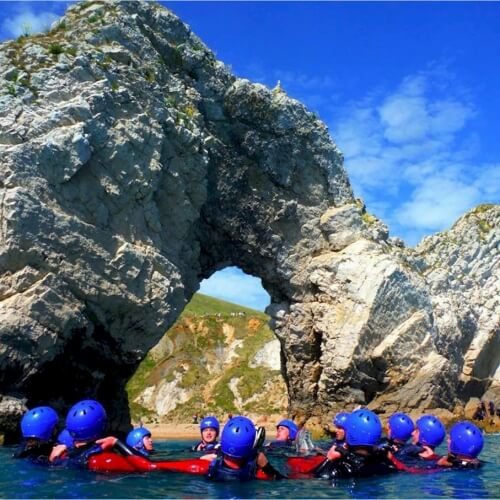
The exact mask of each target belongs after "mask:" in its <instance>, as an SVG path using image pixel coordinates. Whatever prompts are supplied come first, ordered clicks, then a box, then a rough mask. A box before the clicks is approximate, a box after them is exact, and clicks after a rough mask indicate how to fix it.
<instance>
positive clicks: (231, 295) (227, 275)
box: [200, 267, 271, 311]
mask: <svg viewBox="0 0 500 500" xmlns="http://www.w3.org/2000/svg"><path fill="white" fill-rule="evenodd" d="M200 292H201V293H204V294H206V295H211V296H212V297H217V298H219V299H222V300H227V301H228V302H234V303H235V304H240V305H243V306H247V307H251V308H252V309H257V310H259V311H263V310H264V309H265V308H266V306H268V305H269V303H270V302H271V298H270V296H269V294H268V293H267V292H266V291H265V290H264V288H263V287H262V282H261V280H260V279H259V278H256V277H255V276H249V275H248V274H245V273H244V272H243V271H242V270H241V269H239V268H237V267H226V268H225V269H223V270H222V271H218V272H216V273H214V274H212V276H210V278H208V279H206V280H203V281H202V282H201V284H200Z"/></svg>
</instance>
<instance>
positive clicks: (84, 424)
mask: <svg viewBox="0 0 500 500" xmlns="http://www.w3.org/2000/svg"><path fill="white" fill-rule="evenodd" d="M106 420H107V417H106V411H105V410H104V408H103V406H102V405H101V403H99V402H98V401H94V400H93V399H85V400H83V401H79V402H78V403H76V404H75V405H74V406H72V408H71V409H70V410H69V412H68V415H67V416H66V429H68V432H69V433H70V435H71V437H72V438H73V439H74V440H75V441H91V440H93V439H97V438H100V437H102V434H103V432H104V429H105V427H106Z"/></svg>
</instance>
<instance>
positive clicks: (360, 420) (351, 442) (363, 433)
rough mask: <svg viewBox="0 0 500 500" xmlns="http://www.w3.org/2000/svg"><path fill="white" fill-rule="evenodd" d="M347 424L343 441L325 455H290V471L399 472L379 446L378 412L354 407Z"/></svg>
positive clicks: (330, 475)
mask: <svg viewBox="0 0 500 500" xmlns="http://www.w3.org/2000/svg"><path fill="white" fill-rule="evenodd" d="M344 425H345V431H346V437H345V443H344V444H342V445H340V446H339V445H337V444H334V445H333V446H332V447H331V448H330V450H328V453H327V455H326V457H325V456H324V455H318V456H316V457H291V458H289V459H287V464H288V467H289V468H290V471H291V472H292V473H293V474H307V476H308V477H311V476H312V477H320V478H325V479H337V478H350V477H367V476H373V475H382V474H389V473H393V472H397V467H396V465H395V464H394V463H393V461H392V459H391V455H390V452H389V451H388V450H386V449H383V448H378V446H377V445H378V444H379V442H380V438H381V436H382V424H381V423H380V420H379V418H378V416H377V415H376V414H375V413H373V412H372V411H370V410H367V409H365V408H361V409H359V410H355V411H353V412H352V413H351V414H350V415H349V416H348V418H347V420H346V422H345V424H344ZM296 477H304V476H303V475H300V476H296Z"/></svg>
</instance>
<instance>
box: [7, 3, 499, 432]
mask: <svg viewBox="0 0 500 500" xmlns="http://www.w3.org/2000/svg"><path fill="white" fill-rule="evenodd" d="M62 26H64V29H63V27H62ZM61 51H62V53H59V52H61ZM0 63H1V65H2V67H1V71H0V74H1V75H2V85H1V88H2V89H4V90H3V91H2V94H1V95H0V153H1V157H2V171H1V173H0V274H1V277H0V281H1V290H2V296H3V299H2V302H1V303H0V316H1V319H2V321H1V323H0V366H1V367H2V371H1V375H0V393H1V394H3V395H5V397H10V396H12V397H17V396H15V395H16V394H18V395H21V397H22V398H26V404H27V405H28V406H32V405H33V404H35V403H38V402H40V401H43V402H45V403H53V404H54V405H56V406H57V407H58V409H59V410H60V411H62V412H64V411H65V410H66V408H67V407H68V406H69V404H71V403H72V402H74V401H75V400H77V399H79V398H81V397H84V396H85V397H90V396H93V397H97V398H99V399H102V400H103V401H104V402H105V403H107V407H108V409H109V413H110V416H111V418H112V420H113V423H114V426H115V427H118V426H121V427H122V428H124V427H126V425H127V424H128V411H127V409H126V408H127V401H126V396H125V392H124V385H125V383H126V381H127V379H128V378H129V377H130V375H131V374H132V373H133V372H134V369H135V367H136V366H137V363H138V362H139V361H140V360H141V359H142V358H143V357H144V356H145V355H146V353H147V352H148V350H149V349H150V348H151V347H153V346H154V345H155V344H156V342H157V341H158V340H159V339H160V338H161V337H162V335H163V334H164V332H165V331H166V329H167V328H168V327H169V326H170V325H172V324H173V322H174V321H175V319H176V318H177V317H178V316H179V314H180V312H181V311H182V309H183V307H184V306H185V305H186V303H187V302H188V301H189V299H190V298H191V296H192V294H193V293H194V292H195V291H196V290H197V288H198V286H199V283H200V281H201V280H202V279H203V278H205V277H207V276H209V275H211V274H212V273H213V272H214V271H216V270H218V269H220V268H222V267H224V266H227V265H237V266H239V267H240V268H242V269H243V270H244V271H246V272H247V273H250V274H253V275H256V276H259V277H260V278H262V282H263V285H264V286H265V288H266V289H267V290H268V292H269V293H270V295H271V297H272V305H271V307H270V308H269V312H270V313H271V315H272V316H273V326H274V328H275V332H276V335H277V336H278V337H279V339H280V340H281V345H282V350H283V351H282V352H283V357H284V360H285V365H284V367H283V371H284V375H285V377H286V380H287V383H288V388H289V394H290V402H291V408H292V410H293V411H296V412H298V411H299V410H300V411H304V412H305V413H306V414H310V413H312V412H317V413H327V412H329V411H331V409H332V405H345V404H346V403H349V402H351V403H352V404H358V403H359V404H367V403H371V404H372V405H374V406H376V405H377V401H379V402H380V405H379V406H381V405H382V404H385V403H384V401H390V404H391V405H393V406H395V405H397V404H401V405H402V404H405V405H410V406H418V407H422V408H430V407H432V406H433V405H442V406H445V407H446V408H453V407H454V405H455V402H456V401H455V400H456V399H457V398H461V397H463V396H464V395H467V397H468V396H471V395H479V394H480V393H481V392H484V391H485V390H487V389H488V386H489V385H491V387H498V385H496V381H497V380H498V374H495V373H496V372H498V370H497V368H498V353H499V352H500V350H499V349H498V342H499V340H498V324H499V322H498V314H499V305H498V300H499V299H498V297H499V296H500V294H499V293H498V286H499V285H498V283H499V282H500V280H499V279H498V278H499V276H498V207H492V208H489V209H488V210H486V211H484V212H481V218H479V219H478V217H479V216H478V215H477V214H475V213H474V212H473V213H472V215H470V214H469V216H466V217H465V218H464V219H463V220H462V221H461V222H459V223H458V224H457V226H455V228H454V229H453V230H452V231H451V232H450V233H443V234H442V235H438V236H436V237H434V238H430V239H427V240H426V241H424V242H423V243H422V245H420V246H419V247H418V248H417V249H416V251H415V252H412V251H409V250H408V251H407V250H406V249H403V248H401V245H400V242H397V241H396V242H393V241H391V240H389V239H388V232H387V228H386V227H385V226H384V225H383V224H382V223H380V222H379V221H377V220H376V219H375V218H373V217H371V216H369V214H366V212H365V211H364V208H359V207H357V205H356V201H355V200H354V198H353V194H352V191H351V187H350V184H349V181H348V179H347V176H346V173H345V171H344V168H343V166H342V155H341V153H340V151H339V150H338V149H337V147H336V146H335V144H334V143H333V141H332V140H331V139H330V137H329V134H328V130H327V128H326V127H325V125H324V124H323V123H321V122H320V121H319V120H318V119H317V118H316V117H315V116H314V115H313V114H312V113H310V112H309V111H308V110H307V109H306V108H305V107H304V106H303V105H302V104H301V103H299V102H297V101H295V100H293V99H291V98H289V97H288V96H287V95H286V93H285V92H284V91H283V90H282V89H280V91H279V92H278V91H275V92H273V91H271V90H269V89H267V88H266V87H264V86H262V85H259V84H253V83H251V82H249V81H247V80H241V79H237V78H235V77H234V76H233V75H232V74H231V73H230V72H229V70H228V69H227V68H226V67H225V66H224V65H223V64H222V63H220V62H218V61H216V59H215V57H214V55H213V54H212V53H211V52H210V50H209V49H207V48H206V47H205V46H204V45H203V43H202V42H201V41H200V40H199V39H198V38H197V37H196V36H195V35H194V34H193V33H192V32H191V31H190V30H189V28H188V27H187V26H186V25H185V24H183V23H182V22H181V21H180V20H179V19H178V18H177V17H176V16H175V15H173V14H172V13H171V12H169V11H168V10H167V9H164V8H162V7H160V6H159V5H156V4H152V3H140V2H113V3H104V2H90V3H82V4H76V5H73V6H72V7H71V8H70V9H69V10H68V13H67V14H66V16H65V19H64V23H63V24H60V25H58V26H56V27H54V30H53V31H52V32H50V33H48V34H44V35H37V36H33V37H28V38H23V39H20V40H18V41H13V42H6V43H3V44H2V45H1V46H0ZM14 67H15V68H16V69H17V70H18V73H17V77H16V73H15V70H13V69H12V68H14ZM20 75H21V77H20ZM476 219H477V220H478V221H479V222H477V221H476ZM481 221H482V222H481ZM474 227H475V229H474V230H472V229H473V228H474ZM450 235H451V236H450ZM455 235H457V237H459V239H458V240H457V242H455V243H453V242H450V238H452V239H453V238H455ZM417 343H418V346H417ZM459 379H460V381H459ZM492 379H494V381H495V383H493V384H492V383H491V381H492ZM440 384H444V386H443V387H440ZM2 408H3V410H0V411H3V414H2V416H1V419H0V420H1V421H2V422H5V421H6V420H5V415H7V414H8V413H9V412H11V411H10V410H9V408H5V407H2ZM16 411H17V410H16ZM11 413H12V414H14V413H16V412H14V411H12V412H11Z"/></svg>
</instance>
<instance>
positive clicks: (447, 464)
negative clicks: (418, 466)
mask: <svg viewBox="0 0 500 500" xmlns="http://www.w3.org/2000/svg"><path fill="white" fill-rule="evenodd" d="M448 459H449V457H448V455H446V456H444V457H441V458H440V459H439V460H438V461H437V465H439V467H453V464H452V463H451V462H450V461H449V460H448Z"/></svg>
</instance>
